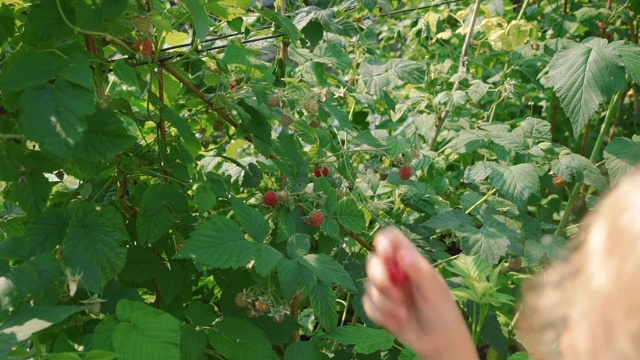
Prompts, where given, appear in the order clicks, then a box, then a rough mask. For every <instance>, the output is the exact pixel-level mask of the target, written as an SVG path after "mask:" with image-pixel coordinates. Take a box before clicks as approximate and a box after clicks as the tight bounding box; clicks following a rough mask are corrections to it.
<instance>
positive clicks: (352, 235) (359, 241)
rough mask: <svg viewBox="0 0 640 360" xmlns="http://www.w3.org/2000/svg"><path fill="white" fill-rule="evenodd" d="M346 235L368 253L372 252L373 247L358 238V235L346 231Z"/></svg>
mask: <svg viewBox="0 0 640 360" xmlns="http://www.w3.org/2000/svg"><path fill="white" fill-rule="evenodd" d="M346 233H347V235H349V236H351V237H352V238H353V240H355V241H356V242H357V243H358V244H360V245H361V246H362V247H363V248H365V249H367V250H369V252H374V251H375V249H374V248H373V245H371V244H369V243H367V242H366V241H364V239H363V238H362V237H360V235H358V234H356V233H354V232H353V231H349V230H347V231H346Z"/></svg>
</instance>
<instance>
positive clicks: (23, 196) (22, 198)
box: [7, 172, 53, 214]
mask: <svg viewBox="0 0 640 360" xmlns="http://www.w3.org/2000/svg"><path fill="white" fill-rule="evenodd" d="M52 188H53V184H52V183H51V182H49V180H48V179H47V178H46V177H45V176H44V175H42V174H41V173H38V172H30V173H28V174H26V175H25V176H24V177H23V181H17V182H15V183H14V184H13V185H12V186H11V190H12V191H11V193H9V194H7V200H13V201H16V202H17V203H18V205H20V207H21V208H22V209H23V210H24V211H26V212H27V213H29V214H39V213H40V212H42V210H44V208H45V206H46V205H47V200H48V199H49V193H51V189H52Z"/></svg>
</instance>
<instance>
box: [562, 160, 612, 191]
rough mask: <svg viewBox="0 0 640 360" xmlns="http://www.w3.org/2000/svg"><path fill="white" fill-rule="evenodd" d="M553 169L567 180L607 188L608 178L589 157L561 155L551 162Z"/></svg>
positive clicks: (599, 188) (601, 189)
mask: <svg viewBox="0 0 640 360" xmlns="http://www.w3.org/2000/svg"><path fill="white" fill-rule="evenodd" d="M551 170H552V171H553V172H554V173H555V174H556V175H558V176H560V177H561V178H563V179H564V180H566V181H567V182H572V181H578V182H584V183H585V184H587V185H591V186H593V187H595V188H596V189H598V190H600V191H604V190H605V189H606V188H607V180H606V179H605V178H604V176H602V174H601V173H600V170H598V168H597V167H596V166H595V165H594V164H593V163H592V162H591V161H589V159H587V158H585V157H584V156H581V155H578V154H567V155H561V156H560V159H558V160H554V161H552V162H551Z"/></svg>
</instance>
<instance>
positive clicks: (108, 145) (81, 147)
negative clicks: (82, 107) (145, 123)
mask: <svg viewBox="0 0 640 360" xmlns="http://www.w3.org/2000/svg"><path fill="white" fill-rule="evenodd" d="M135 143H136V138H135V137H134V136H133V135H130V134H129V133H127V130H126V129H125V128H124V126H123V123H122V120H120V118H119V117H118V115H116V113H114V112H113V111H109V110H99V111H96V112H95V113H93V114H92V115H91V116H89V117H88V118H87V129H86V131H85V132H84V134H83V135H82V139H81V140H80V141H79V142H78V144H77V145H76V151H75V154H76V155H77V156H78V157H79V158H82V159H87V160H90V161H100V160H104V159H106V158H110V157H112V156H113V155H115V154H118V153H121V152H123V151H125V150H127V149H128V148H130V147H132V146H133V145H134V144H135Z"/></svg>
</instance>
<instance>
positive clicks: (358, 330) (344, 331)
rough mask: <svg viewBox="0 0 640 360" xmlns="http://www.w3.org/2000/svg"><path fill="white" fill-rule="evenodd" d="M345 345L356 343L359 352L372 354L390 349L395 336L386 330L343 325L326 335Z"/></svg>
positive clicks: (356, 349)
mask: <svg viewBox="0 0 640 360" xmlns="http://www.w3.org/2000/svg"><path fill="white" fill-rule="evenodd" d="M326 337H327V338H328V339H333V340H337V341H338V342H340V343H342V344H344V345H354V347H353V351H354V352H356V353H359V354H372V353H374V352H376V351H383V350H389V349H391V347H392V346H393V342H394V340H395V338H394V337H393V335H391V334H389V333H388V332H387V331H386V330H382V329H372V328H368V327H364V326H361V325H358V326H351V325H347V326H342V327H339V328H337V329H335V330H333V331H332V332H331V333H330V334H328V335H327V336H326Z"/></svg>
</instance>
